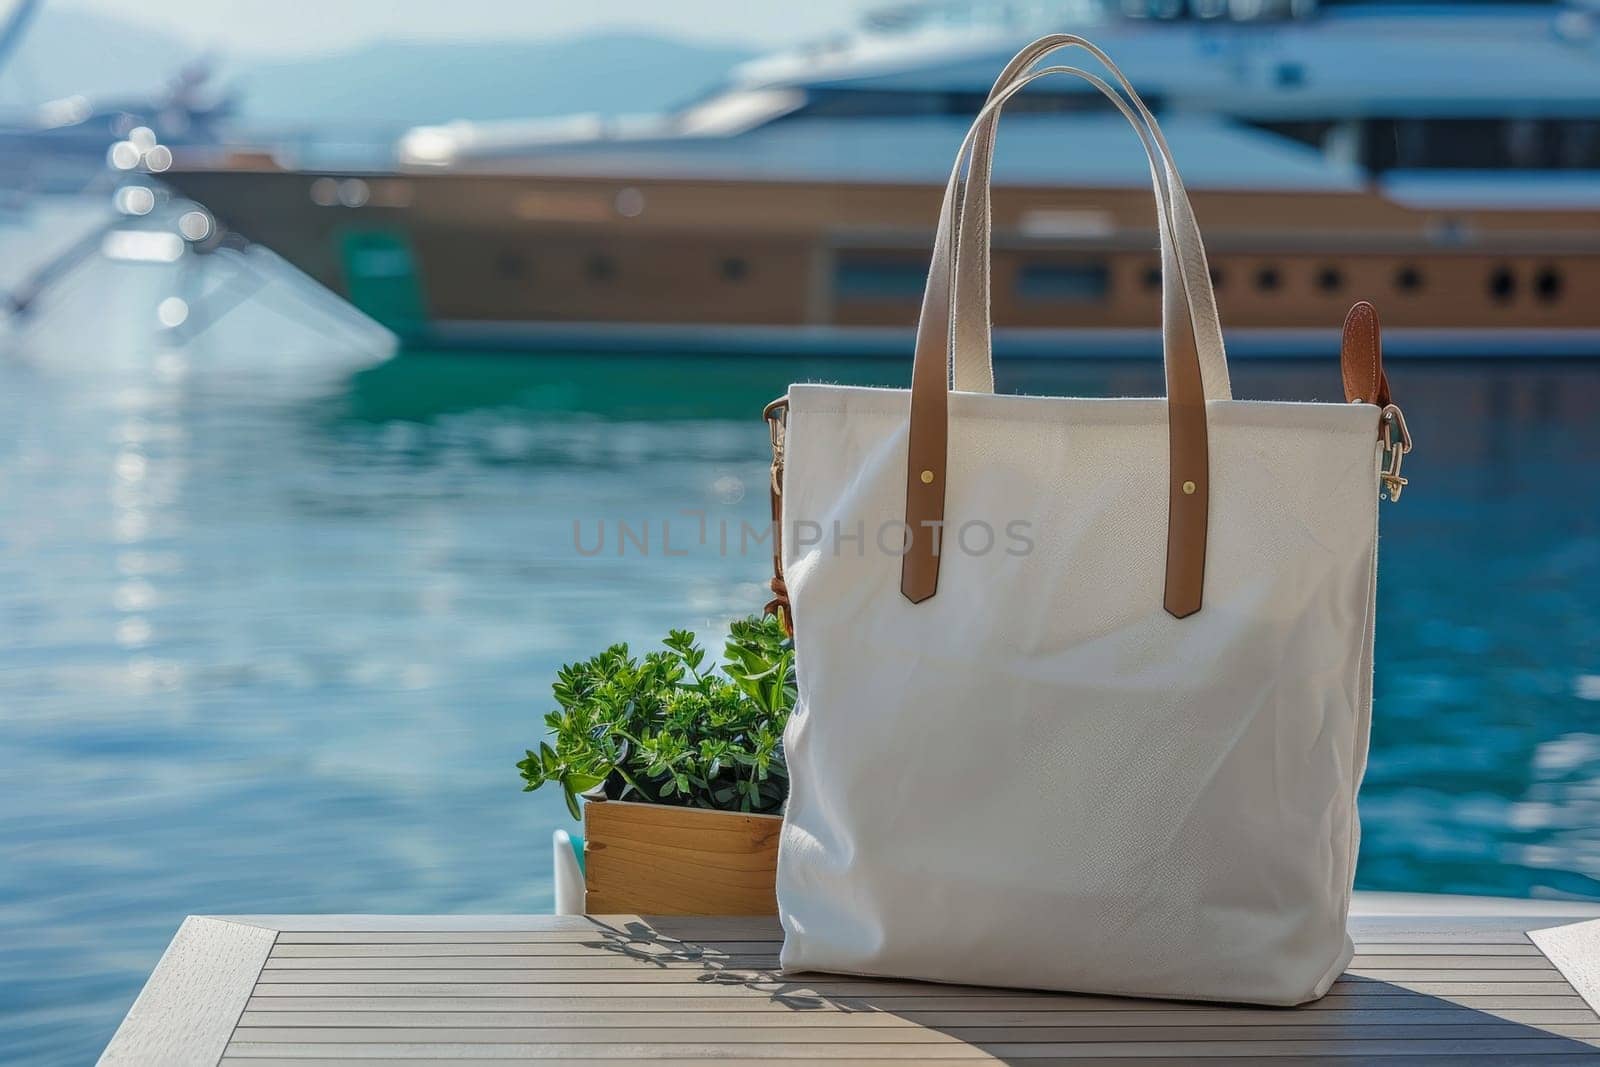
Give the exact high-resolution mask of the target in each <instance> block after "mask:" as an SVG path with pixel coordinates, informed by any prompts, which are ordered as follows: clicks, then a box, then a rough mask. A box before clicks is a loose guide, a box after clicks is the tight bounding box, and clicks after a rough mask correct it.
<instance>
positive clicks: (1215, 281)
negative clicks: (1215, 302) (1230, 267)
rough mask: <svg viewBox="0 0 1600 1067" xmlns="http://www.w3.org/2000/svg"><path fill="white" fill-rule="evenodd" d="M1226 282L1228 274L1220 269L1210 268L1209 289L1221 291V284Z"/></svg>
mask: <svg viewBox="0 0 1600 1067" xmlns="http://www.w3.org/2000/svg"><path fill="white" fill-rule="evenodd" d="M1227 280H1228V272H1227V271H1225V270H1223V269H1222V268H1221V267H1212V268H1211V288H1213V289H1221V288H1222V283H1223V282H1225V281H1227Z"/></svg>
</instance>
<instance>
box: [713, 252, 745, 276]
mask: <svg viewBox="0 0 1600 1067" xmlns="http://www.w3.org/2000/svg"><path fill="white" fill-rule="evenodd" d="M718 269H719V271H720V272H721V274H722V280H723V281H725V282H742V281H744V280H745V278H747V277H749V275H750V262H749V261H748V260H746V259H745V258H744V257H743V256H728V257H726V258H725V259H723V260H722V262H721V263H720V264H719V265H718Z"/></svg>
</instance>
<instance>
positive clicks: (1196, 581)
mask: <svg viewBox="0 0 1600 1067" xmlns="http://www.w3.org/2000/svg"><path fill="white" fill-rule="evenodd" d="M1026 51H1027V50H1025V53H1024V54H1026ZM1048 74H1071V75H1074V76H1076V77H1081V78H1084V79H1085V80H1087V81H1090V82H1091V84H1096V85H1097V86H1098V87H1102V88H1103V91H1105V92H1107V93H1108V95H1111V96H1113V97H1114V98H1115V99H1116V100H1117V102H1118V105H1119V109H1120V110H1122V111H1123V113H1124V115H1126V116H1127V117H1128V118H1129V119H1130V121H1132V122H1134V123H1135V125H1136V126H1137V125H1138V123H1137V120H1136V119H1134V117H1133V115H1132V114H1131V113H1130V110H1129V109H1128V107H1127V106H1126V104H1124V103H1123V102H1122V101H1121V98H1120V97H1119V96H1116V94H1115V92H1114V91H1113V90H1111V89H1110V87H1109V86H1106V85H1105V83H1104V82H1103V81H1101V80H1100V79H1099V78H1097V77H1095V76H1094V75H1092V74H1089V73H1088V72H1087V71H1082V70H1079V69H1078V68H1075V67H1048V68H1045V69H1043V70H1039V71H1034V72H1032V73H1031V74H1028V75H1024V76H1019V77H1017V78H1016V79H1014V80H1013V81H1012V82H1011V84H1009V85H1007V86H1006V87H1005V88H1004V89H1003V90H1002V91H1001V92H1000V94H999V95H998V96H997V97H995V98H994V99H992V100H991V101H990V102H989V103H987V104H985V105H984V109H983V110H982V111H981V112H980V113H979V115H978V117H977V119H976V120H975V121H974V124H973V127H972V129H971V130H970V131H969V132H968V134H967V137H966V139H965V140H963V142H962V144H961V149H960V151H959V152H958V153H957V157H956V163H955V166H954V168H953V169H952V171H951V175H950V180H949V183H948V184H947V186H946V189H945V198H944V203H943V205H942V206H941V208H940V213H939V228H940V239H941V240H943V241H945V242H946V245H945V247H949V246H950V244H952V243H953V235H952V230H953V227H954V224H955V218H956V209H955V190H956V183H957V182H958V181H959V179H960V176H961V168H962V164H963V162H964V161H965V160H966V158H967V155H968V153H969V151H970V150H971V149H972V147H973V143H974V140H975V138H976V137H977V136H978V135H979V134H980V132H981V129H982V124H983V123H984V121H985V120H986V119H988V118H989V117H990V116H991V115H992V114H996V113H998V112H999V110H1000V109H1001V108H1002V107H1004V105H1005V103H1006V102H1007V101H1008V100H1009V99H1010V98H1011V97H1012V96H1015V95H1016V94H1017V93H1018V92H1020V91H1021V90H1022V89H1023V88H1024V87H1026V86H1027V85H1028V84H1029V83H1031V82H1032V81H1034V80H1036V79H1038V78H1041V77H1044V76H1045V75H1048ZM1163 145H1164V142H1163ZM1173 173H1174V174H1175V171H1174V172H1173ZM1152 180H1153V181H1154V182H1155V183H1156V185H1157V187H1158V189H1161V191H1162V192H1166V191H1168V190H1167V189H1162V188H1161V187H1162V183H1161V180H1160V177H1159V176H1157V175H1156V174H1155V173H1154V167H1153V166H1152ZM1168 205H1169V207H1171V206H1172V202H1171V200H1170V199H1169V201H1168ZM1173 213H1174V212H1172V211H1167V212H1161V213H1160V214H1161V222H1162V226H1163V227H1164V228H1165V232H1164V237H1165V239H1166V240H1169V241H1171V242H1172V244H1173V246H1174V247H1178V240H1177V236H1176V234H1175V233H1174V232H1173V230H1172V226H1173V220H1172V218H1171V215H1172V214H1173ZM983 252H984V255H985V258H986V257H987V252H988V249H987V248H986V247H985V248H984V250H983ZM967 262H968V264H970V263H971V262H972V260H971V259H970V258H969V259H968V261H967ZM940 268H945V269H940ZM952 275H953V270H952V269H950V268H949V267H947V266H946V264H944V263H940V262H939V257H937V256H936V258H935V262H934V269H933V270H931V271H930V272H929V277H928V286H927V289H926V291H925V293H924V295H923V308H922V317H921V319H920V321H919V323H918V328H917V342H916V356H915V363H914V366H913V368H912V382H911V419H910V427H909V431H908V441H907V464H906V514H905V522H906V536H907V544H906V552H905V554H904V556H903V557H902V560H901V572H900V591H901V593H902V594H903V595H904V596H905V597H906V598H907V599H908V600H910V601H912V602H913V603H920V602H922V601H924V600H927V599H928V598H929V597H932V596H933V595H934V594H935V593H936V592H937V591H938V583H939V561H940V554H939V535H940V532H941V530H942V526H943V522H944V503H945V494H946V479H947V473H948V464H947V459H948V441H949V391H950V367H951V365H952V363H953V360H952V355H953V352H952V346H953V344H954V343H955V340H956V339H955V337H954V335H953V331H952V330H951V329H950V328H949V327H950V324H951V323H952V322H953V321H954V315H953V309H952V307H951V300H952V295H953V292H954V278H953V276H952ZM1183 275H1184V272H1183V271H1181V270H1180V271H1179V272H1178V277H1177V279H1175V280H1176V283H1177V286H1178V287H1179V289H1177V290H1175V295H1177V296H1181V299H1173V300H1171V301H1168V302H1167V307H1166V308H1165V311H1166V313H1167V316H1168V318H1169V320H1175V321H1169V322H1168V323H1167V328H1166V329H1165V330H1164V331H1163V335H1164V342H1165V343H1164V345H1163V348H1164V357H1165V361H1166V375H1167V426H1168V441H1169V445H1168V514H1167V566H1166V591H1165V595H1164V598H1163V603H1164V606H1165V608H1166V610H1167V611H1168V612H1169V613H1170V614H1172V615H1173V616H1175V617H1177V618H1183V617H1185V616H1188V615H1192V614H1194V613H1195V612H1196V611H1199V610H1200V605H1201V601H1202V596H1203V592H1204V586H1205V552H1206V527H1207V524H1208V521H1209V499H1210V491H1209V478H1208V472H1209V468H1210V461H1209V452H1210V447H1209V434H1208V432H1207V427H1206V409H1205V400H1206V394H1205V382H1204V377H1203V375H1202V371H1201V363H1200V348H1199V344H1200V341H1199V339H1198V337H1197V334H1196V329H1195V323H1194V317H1193V313H1192V311H1191V308H1192V307H1193V300H1192V296H1191V292H1190V290H1189V287H1188V285H1187V283H1186V282H1185V280H1184V277H1183ZM941 311H942V313H941ZM985 327H986V328H987V324H985Z"/></svg>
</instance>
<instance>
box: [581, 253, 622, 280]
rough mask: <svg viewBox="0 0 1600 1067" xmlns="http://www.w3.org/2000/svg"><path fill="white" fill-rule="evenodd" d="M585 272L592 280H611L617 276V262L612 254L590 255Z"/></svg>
mask: <svg viewBox="0 0 1600 1067" xmlns="http://www.w3.org/2000/svg"><path fill="white" fill-rule="evenodd" d="M584 273H585V274H587V275H588V276H589V280H590V281H592V282H609V281H610V280H611V279H613V278H615V277H616V276H617V262H616V260H614V259H612V258H611V257H610V256H590V257H589V262H588V264H587V265H586V266H585V267H584Z"/></svg>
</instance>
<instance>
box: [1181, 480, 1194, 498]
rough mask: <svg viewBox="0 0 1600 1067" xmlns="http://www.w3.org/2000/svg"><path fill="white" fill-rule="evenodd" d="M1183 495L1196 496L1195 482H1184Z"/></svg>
mask: <svg viewBox="0 0 1600 1067" xmlns="http://www.w3.org/2000/svg"><path fill="white" fill-rule="evenodd" d="M1183 495H1184V496H1194V483H1193V482H1184V483H1183Z"/></svg>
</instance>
